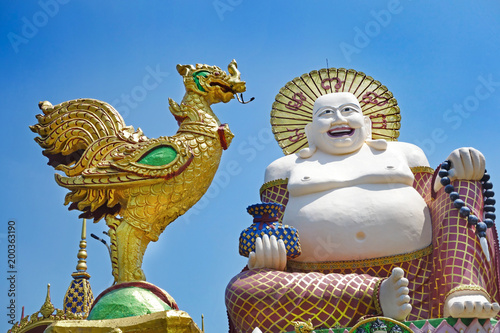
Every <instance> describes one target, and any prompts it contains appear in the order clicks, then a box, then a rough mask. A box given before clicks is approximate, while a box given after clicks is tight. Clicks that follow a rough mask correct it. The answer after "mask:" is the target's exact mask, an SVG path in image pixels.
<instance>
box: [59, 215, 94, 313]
mask: <svg viewBox="0 0 500 333" xmlns="http://www.w3.org/2000/svg"><path fill="white" fill-rule="evenodd" d="M86 234H87V220H86V219H83V223H82V239H81V241H80V250H79V251H78V255H77V257H78V264H77V265H76V272H74V273H73V274H71V276H72V277H73V281H71V284H70V285H69V288H68V290H67V291H66V295H65V296H64V305H63V306H64V308H63V309H64V313H68V312H70V313H74V314H76V315H82V316H83V318H87V316H88V314H89V311H90V306H91V305H92V303H93V302H94V295H93V293H92V288H91V287H90V282H89V279H90V274H89V273H87V262H86V260H85V259H87V250H86V248H87V241H86V238H87V237H86Z"/></svg>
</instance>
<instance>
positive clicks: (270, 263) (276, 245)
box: [248, 235, 286, 271]
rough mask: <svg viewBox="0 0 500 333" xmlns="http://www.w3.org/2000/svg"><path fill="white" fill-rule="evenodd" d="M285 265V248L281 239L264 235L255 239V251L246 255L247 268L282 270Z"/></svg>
mask: <svg viewBox="0 0 500 333" xmlns="http://www.w3.org/2000/svg"><path fill="white" fill-rule="evenodd" d="M285 267H286V249H285V243H283V240H282V239H279V240H278V239H277V238H276V236H271V237H269V236H268V235H264V236H262V238H261V237H257V239H256V240H255V252H254V251H252V252H250V255H249V256H248V268H249V269H256V268H270V269H274V270H277V271H283V270H285Z"/></svg>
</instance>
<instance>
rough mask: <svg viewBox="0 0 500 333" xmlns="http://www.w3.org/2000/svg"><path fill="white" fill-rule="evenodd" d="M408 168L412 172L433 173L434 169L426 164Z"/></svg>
mask: <svg viewBox="0 0 500 333" xmlns="http://www.w3.org/2000/svg"><path fill="white" fill-rule="evenodd" d="M410 169H411V172H413V173H417V172H425V173H430V174H434V169H433V168H431V167H428V166H417V167H413V168H410Z"/></svg>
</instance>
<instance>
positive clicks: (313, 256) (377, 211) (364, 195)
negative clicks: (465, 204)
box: [283, 184, 432, 262]
mask: <svg viewBox="0 0 500 333" xmlns="http://www.w3.org/2000/svg"><path fill="white" fill-rule="evenodd" d="M283 223H284V224H288V225H291V226H294V227H296V228H297V229H298V230H299V235H300V242H301V245H302V255H301V256H299V257H298V258H296V259H295V260H296V261H302V262H322V261H338V260H358V259H369V258H378V257H384V256H392V255H397V254H402V253H408V252H412V251H415V250H420V249H422V248H424V247H426V246H428V245H429V244H430V243H431V240H432V229H431V228H432V227H431V218H430V214H429V210H428V208H427V205H426V204H425V202H424V200H423V199H422V197H421V196H420V194H419V193H418V192H417V191H416V190H415V189H414V188H413V187H411V186H408V185H405V184H364V185H358V186H351V187H344V188H338V189H334V190H330V191H324V192H319V193H313V194H307V195H302V196H297V197H294V196H290V199H289V201H288V204H287V207H286V211H285V216H284V218H283Z"/></svg>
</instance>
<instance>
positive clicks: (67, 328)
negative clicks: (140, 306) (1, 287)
mask: <svg viewBox="0 0 500 333" xmlns="http://www.w3.org/2000/svg"><path fill="white" fill-rule="evenodd" d="M70 332H79V333H126V332H134V333H137V332H148V333H155V332H157V333H160V332H169V333H202V331H201V330H200V329H199V328H198V326H197V325H196V323H195V322H194V321H193V319H192V318H191V317H190V316H189V315H188V314H187V312H184V311H179V310H167V311H161V312H155V313H151V314H147V315H143V316H134V317H126V318H117V319H105V320H60V321H58V322H56V323H54V324H52V325H50V326H49V327H48V328H47V329H46V330H45V333H70Z"/></svg>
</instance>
